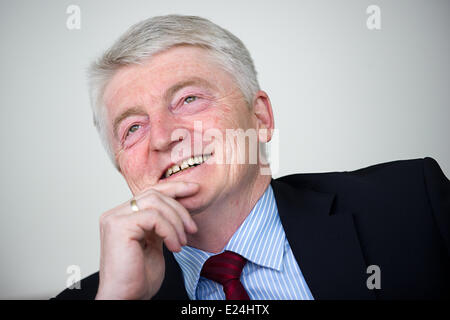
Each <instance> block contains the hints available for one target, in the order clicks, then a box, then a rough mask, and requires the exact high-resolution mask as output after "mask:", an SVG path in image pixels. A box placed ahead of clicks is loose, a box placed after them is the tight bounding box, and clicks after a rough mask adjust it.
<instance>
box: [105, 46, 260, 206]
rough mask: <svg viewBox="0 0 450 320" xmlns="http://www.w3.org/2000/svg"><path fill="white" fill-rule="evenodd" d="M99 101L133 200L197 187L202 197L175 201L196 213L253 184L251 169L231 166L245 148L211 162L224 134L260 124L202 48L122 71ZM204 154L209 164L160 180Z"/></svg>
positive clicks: (184, 49)
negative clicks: (170, 186) (160, 189)
mask: <svg viewBox="0 0 450 320" xmlns="http://www.w3.org/2000/svg"><path fill="white" fill-rule="evenodd" d="M103 98H104V103H105V105H106V108H107V118H108V132H109V138H110V141H112V147H113V150H114V153H115V154H116V159H117V162H118V164H119V167H120V171H121V173H122V175H123V176H124V178H125V180H126V181H127V183H128V185H129V187H130V189H131V191H132V193H133V194H138V193H140V192H141V191H143V190H145V189H146V188H148V187H150V186H153V185H155V184H158V183H165V182H168V181H187V182H196V183H198V184H199V185H200V189H199V192H198V193H197V194H196V195H194V196H191V197H187V198H184V199H180V202H181V204H182V205H184V206H185V207H186V208H187V209H188V210H190V211H191V212H192V213H195V212H200V211H203V210H204V209H206V208H207V207H208V206H210V205H212V204H213V203H214V202H215V201H220V200H221V199H224V198H225V197H226V196H227V195H229V194H232V193H236V192H239V190H240V189H243V188H245V186H246V184H247V185H248V184H249V183H251V181H252V180H254V177H255V175H256V173H257V168H256V165H251V164H248V163H247V161H246V162H245V163H243V164H242V163H237V161H236V154H237V153H240V152H242V150H243V149H242V148H243V147H245V146H243V145H242V144H241V145H240V146H236V148H235V149H234V150H235V151H236V150H238V151H237V152H234V153H233V155H232V156H231V161H225V160H226V159H225V156H224V157H223V158H221V159H220V160H219V161H218V162H221V163H220V164H219V163H215V162H216V161H215V156H217V155H219V154H220V155H225V154H226V151H225V146H226V143H224V140H225V139H222V138H225V137H226V129H238V128H240V129H243V130H244V131H245V130H247V129H249V128H255V129H256V126H257V119H256V117H255V116H254V114H253V113H252V109H251V108H249V107H248V106H247V104H246V102H245V99H244V97H243V95H242V92H241V91H240V90H239V88H238V87H237V85H236V83H235V80H234V78H233V77H232V76H230V75H229V74H228V73H227V72H225V71H223V69H221V67H220V66H219V65H218V63H217V62H216V61H215V60H214V58H213V57H212V56H211V55H210V53H209V52H208V51H206V50H205V49H202V48H198V47H194V46H177V47H174V48H171V49H169V50H167V51H165V52H162V53H159V54H157V55H155V56H153V57H152V58H151V59H150V60H148V61H147V62H146V63H144V64H142V65H132V66H126V67H123V68H121V69H119V70H118V72H117V73H116V74H115V75H114V77H113V78H112V80H111V81H110V82H109V84H108V85H107V87H106V90H105V93H104V96H103ZM214 130H215V131H214ZM206 132H209V133H211V132H221V133H222V137H220V138H218V137H215V136H214V134H212V135H211V134H209V135H207V136H205V135H204V134H205V133H206ZM174 133H177V134H174ZM236 143H237V142H236ZM199 146H200V149H199V148H198V147H199ZM175 151H176V152H175ZM181 151H182V152H181ZM205 153H208V154H209V153H212V157H211V158H210V159H209V160H208V162H207V163H203V164H201V165H199V166H195V167H193V168H189V169H187V170H183V171H180V172H177V173H176V174H173V175H172V176H170V177H168V178H165V172H166V171H167V169H168V168H169V167H171V166H173V165H174V164H177V163H180V162H181V161H182V160H183V159H186V158H189V157H190V156H193V155H194V156H197V155H201V154H205ZM247 160H248V159H247ZM224 162H227V163H224ZM228 162H229V163H228Z"/></svg>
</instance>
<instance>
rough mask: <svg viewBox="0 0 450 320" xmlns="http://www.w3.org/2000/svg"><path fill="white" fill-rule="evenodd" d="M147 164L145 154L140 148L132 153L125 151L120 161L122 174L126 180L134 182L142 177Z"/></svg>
mask: <svg viewBox="0 0 450 320" xmlns="http://www.w3.org/2000/svg"><path fill="white" fill-rule="evenodd" d="M145 163H146V158H145V155H144V152H143V150H139V149H138V148H136V149H135V150H132V151H131V150H129V151H125V153H124V154H123V155H122V157H121V159H120V161H119V165H120V170H121V171H122V174H123V175H124V176H125V177H126V179H133V180H135V179H136V178H137V177H141V176H142V172H143V170H144V166H145Z"/></svg>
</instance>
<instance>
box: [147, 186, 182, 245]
mask: <svg viewBox="0 0 450 320" xmlns="http://www.w3.org/2000/svg"><path fill="white" fill-rule="evenodd" d="M154 198H157V201H155V200H153V202H154V203H153V207H152V206H150V205H149V206H148V208H149V209H155V210H157V211H158V212H159V213H160V214H162V215H163V216H164V218H166V219H167V220H168V221H169V222H170V223H171V224H172V226H173V227H174V228H175V230H176V232H177V234H178V238H179V240H180V243H181V244H182V245H183V246H184V245H186V243H187V238H186V233H185V231H184V222H183V220H182V219H181V216H180V214H179V213H178V212H177V210H175V209H174V208H173V207H172V206H171V205H169V204H168V203H167V202H166V201H165V200H164V198H165V197H164V196H163V195H155V196H154ZM166 198H167V197H166ZM169 199H171V198H169ZM172 200H173V199H172ZM142 201H143V200H142ZM174 201H176V200H174Z"/></svg>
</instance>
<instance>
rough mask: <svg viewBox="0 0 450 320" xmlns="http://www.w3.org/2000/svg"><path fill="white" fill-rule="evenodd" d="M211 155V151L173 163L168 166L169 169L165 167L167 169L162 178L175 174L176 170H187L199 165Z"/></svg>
mask: <svg viewBox="0 0 450 320" xmlns="http://www.w3.org/2000/svg"><path fill="white" fill-rule="evenodd" d="M211 156H212V154H211V153H210V154H204V155H199V156H192V157H190V158H188V159H185V160H183V161H182V162H181V163H178V164H175V165H173V166H172V167H170V168H169V169H167V171H166V172H165V173H164V175H163V176H164V178H168V177H170V176H172V175H174V174H176V173H177V172H181V171H184V170H187V169H189V168H193V167H196V166H199V165H201V164H202V163H204V162H206V161H207V160H208V159H209V158H210V157H211Z"/></svg>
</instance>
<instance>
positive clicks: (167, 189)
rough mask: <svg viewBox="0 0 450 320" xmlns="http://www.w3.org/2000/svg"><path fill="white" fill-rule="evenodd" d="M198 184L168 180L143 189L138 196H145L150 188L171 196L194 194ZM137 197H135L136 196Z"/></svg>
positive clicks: (179, 196) (180, 196)
mask: <svg viewBox="0 0 450 320" xmlns="http://www.w3.org/2000/svg"><path fill="white" fill-rule="evenodd" d="M199 187H200V185H199V184H198V183H195V182H185V181H170V182H163V183H158V184H156V185H154V186H152V187H151V188H149V189H147V190H145V191H143V192H142V193H141V194H140V195H139V197H141V196H145V194H146V193H148V192H151V190H154V191H158V192H161V193H162V194H164V195H166V196H168V197H171V198H174V199H175V198H182V197H187V196H190V195H193V194H195V193H196V192H197V191H198V189H199ZM136 198H137V197H136Z"/></svg>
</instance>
